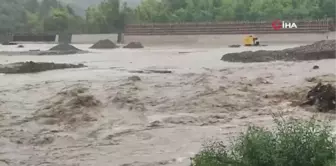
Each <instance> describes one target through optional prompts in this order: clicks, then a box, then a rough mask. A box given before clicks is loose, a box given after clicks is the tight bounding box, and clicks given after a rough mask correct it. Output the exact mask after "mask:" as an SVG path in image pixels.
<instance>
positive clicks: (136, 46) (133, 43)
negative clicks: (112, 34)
mask: <svg viewBox="0 0 336 166" xmlns="http://www.w3.org/2000/svg"><path fill="white" fill-rule="evenodd" d="M124 48H144V46H143V45H142V44H141V43H140V42H130V43H128V44H127V45H126V46H124Z"/></svg>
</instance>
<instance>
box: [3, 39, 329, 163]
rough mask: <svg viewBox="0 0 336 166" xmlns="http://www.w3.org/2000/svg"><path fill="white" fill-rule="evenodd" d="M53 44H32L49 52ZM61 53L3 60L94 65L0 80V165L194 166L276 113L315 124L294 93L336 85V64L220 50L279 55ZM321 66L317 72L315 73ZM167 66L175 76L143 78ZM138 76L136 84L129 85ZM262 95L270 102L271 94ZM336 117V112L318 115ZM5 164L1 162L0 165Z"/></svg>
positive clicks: (168, 50)
mask: <svg viewBox="0 0 336 166" xmlns="http://www.w3.org/2000/svg"><path fill="white" fill-rule="evenodd" d="M52 46H54V45H53V44H44V45H40V44H39V45H38V44H25V48H16V46H13V47H12V46H6V47H4V46H0V49H1V50H4V51H10V50H16V51H17V50H19V49H20V50H31V49H41V50H44V49H45V50H47V49H49V48H51V47H52ZM74 46H76V47H77V48H79V49H83V50H89V51H91V53H88V54H78V55H58V56H0V64H4V63H12V62H22V61H35V62H55V63H56V62H59V63H83V64H85V65H87V66H88V67H87V68H82V69H66V70H54V71H47V72H41V73H35V74H13V75H0V80H1V81H0V132H1V133H2V135H1V138H0V162H3V164H4V165H11V166H12V165H14V166H16V165H17V166H28V165H31V166H38V165H39V166H74V165H80V166H91V165H92V166H96V165H112V166H159V165H165V166H187V165H188V164H189V162H190V161H189V157H191V156H193V155H194V154H195V153H197V152H198V151H199V148H200V146H201V144H202V143H203V142H204V141H205V140H207V139H209V138H212V137H216V138H218V139H222V140H224V141H227V140H228V139H230V138H232V137H233V136H235V135H237V134H239V132H241V131H244V129H246V127H247V126H248V125H249V124H256V125H261V126H266V127H268V126H272V114H274V113H279V112H281V113H282V114H283V115H284V116H291V117H297V118H309V117H311V116H312V115H314V113H312V112H308V111H305V110H302V109H301V108H298V107H291V106H290V100H291V99H290V97H288V94H291V93H304V92H302V89H300V88H302V87H309V86H312V85H314V83H311V82H307V81H306V78H309V77H316V78H320V79H327V80H334V79H335V73H334V71H335V62H336V61H335V60H320V61H310V62H272V63H249V64H243V63H228V62H223V61H220V58H221V57H222V55H223V54H225V53H229V52H240V51H245V50H259V49H264V50H278V49H284V48H289V47H295V46H298V45H282V46H268V47H264V48H263V47H255V48H225V47H223V48H215V49H214V48H211V49H209V48H205V47H204V48H196V49H195V48H186V47H168V46H167V47H153V48H145V49H141V50H136V49H134V50H132V49H129V50H128V49H114V50H90V49H88V48H89V47H90V46H91V45H84V44H81V45H74ZM314 65H318V66H320V69H319V70H312V67H313V66H314ZM145 70H169V71H171V72H172V73H145V72H143V73H141V72H138V71H145ZM131 76H137V77H138V78H139V79H135V80H134V79H130V77H131ZM265 95H268V96H270V97H268V98H265ZM318 116H319V117H320V118H322V119H325V118H327V119H332V120H334V119H335V117H334V115H330V114H318ZM0 165H1V163H0Z"/></svg>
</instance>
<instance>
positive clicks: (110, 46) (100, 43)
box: [90, 39, 118, 49]
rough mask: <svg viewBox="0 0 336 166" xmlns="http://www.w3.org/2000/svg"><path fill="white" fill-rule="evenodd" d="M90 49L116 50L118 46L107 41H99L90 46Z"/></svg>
mask: <svg viewBox="0 0 336 166" xmlns="http://www.w3.org/2000/svg"><path fill="white" fill-rule="evenodd" d="M90 48H93V49H113V48H118V46H117V45H116V44H115V43H113V42H112V41H111V40H109V39H105V40H99V41H98V42H97V43H95V44H94V45H92V46H91V47H90Z"/></svg>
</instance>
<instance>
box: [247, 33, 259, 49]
mask: <svg viewBox="0 0 336 166" xmlns="http://www.w3.org/2000/svg"><path fill="white" fill-rule="evenodd" d="M243 42H244V46H259V45H260V43H259V40H258V38H257V37H256V36H253V35H249V36H246V37H244V41H243Z"/></svg>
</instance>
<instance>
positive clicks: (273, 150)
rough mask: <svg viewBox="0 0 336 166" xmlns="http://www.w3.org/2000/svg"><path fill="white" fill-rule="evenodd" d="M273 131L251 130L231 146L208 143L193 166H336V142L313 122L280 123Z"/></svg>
mask: <svg viewBox="0 0 336 166" xmlns="http://www.w3.org/2000/svg"><path fill="white" fill-rule="evenodd" d="M275 123H276V127H275V129H274V130H271V131H270V130H267V129H265V128H261V127H256V126H250V127H249V128H248V129H247V131H246V132H245V133H243V134H241V135H240V136H239V137H238V138H237V139H236V140H235V141H233V142H232V146H230V147H229V148H228V147H226V146H224V143H223V142H221V141H209V142H207V143H206V144H204V145H203V149H202V150H201V151H200V152H199V153H198V154H197V155H196V156H195V157H194V158H192V164H191V165H192V166H336V162H335V160H336V157H335V155H336V153H335V148H336V145H335V138H334V137H333V136H332V128H331V126H330V125H329V124H327V123H319V122H318V121H316V120H315V119H314V118H313V119H311V120H309V121H304V120H283V119H282V120H277V119H275Z"/></svg>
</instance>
